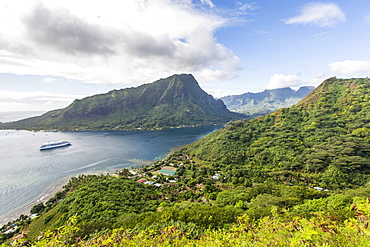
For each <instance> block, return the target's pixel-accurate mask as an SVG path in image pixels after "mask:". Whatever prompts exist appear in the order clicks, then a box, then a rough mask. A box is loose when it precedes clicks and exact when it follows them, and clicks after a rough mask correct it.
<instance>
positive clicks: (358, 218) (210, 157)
mask: <svg viewBox="0 0 370 247" xmlns="http://www.w3.org/2000/svg"><path fill="white" fill-rule="evenodd" d="M161 169H173V170H176V174H175V175H174V176H166V175H163V174H161V173H160V170H161ZM136 172H137V173H138V174H137V175H136V176H133V175H132V173H131V172H130V171H128V170H127V169H124V170H122V171H120V172H117V174H115V176H109V175H100V176H93V175H88V176H85V175H81V176H79V177H74V178H72V179H71V180H70V181H69V183H68V184H67V185H66V186H64V190H63V191H61V192H58V193H57V194H56V195H55V196H54V198H51V199H50V200H49V201H48V202H47V203H45V205H44V204H39V205H36V206H35V207H34V208H33V209H32V210H31V211H33V212H36V213H40V215H39V216H38V217H36V218H35V219H32V220H31V219H27V217H20V220H19V221H18V222H17V224H18V225H19V226H21V227H24V228H17V229H14V225H13V224H12V223H9V224H8V225H7V226H4V227H3V228H2V229H0V233H1V232H8V231H9V230H11V229H13V230H14V232H10V233H3V234H0V242H1V241H3V242H4V244H3V245H2V246H9V245H11V244H10V243H12V245H13V246H25V245H27V244H28V245H31V246H60V245H62V244H63V245H65V246H348V247H350V246H353V245H356V246H368V245H369V239H370V232H369V224H370V210H369V208H370V201H369V197H370V79H367V78H366V79H365V78H360V79H337V78H329V79H327V80H326V81H324V82H323V83H322V84H321V85H320V86H319V87H317V88H316V89H315V90H313V91H312V92H310V93H309V94H308V95H307V96H306V97H305V98H304V99H302V100H301V101H300V102H298V103H297V104H296V105H294V106H292V107H289V108H283V109H279V110H277V111H275V112H273V113H270V114H268V115H265V116H262V117H259V118H256V119H252V120H248V121H247V120H239V121H234V122H229V123H228V124H227V125H226V126H225V127H223V128H222V129H220V130H218V131H215V132H213V133H211V134H209V135H207V136H205V137H203V138H202V139H200V140H199V141H197V142H194V143H192V144H189V145H186V146H184V147H181V148H179V149H177V150H176V151H174V153H172V154H171V155H169V156H168V157H167V158H166V159H164V160H162V161H157V162H155V163H154V164H152V165H150V166H146V167H142V168H140V169H138V170H137V171H136ZM153 175H155V176H153ZM144 181H150V182H151V183H152V184H145V183H143V182H144ZM155 184H159V185H160V186H158V187H157V186H155ZM12 236H15V237H14V238H13V239H11V237H12ZM354 243H355V244H354Z"/></svg>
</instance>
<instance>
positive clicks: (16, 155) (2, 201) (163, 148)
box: [0, 126, 222, 221]
mask: <svg viewBox="0 0 370 247" xmlns="http://www.w3.org/2000/svg"><path fill="white" fill-rule="evenodd" d="M221 127H222V126H203V127H196V128H181V129H168V130H162V131H84V132H29V131H15V130H12V131H8V130H0V221H4V220H7V214H9V212H11V211H12V210H13V211H14V209H16V208H19V207H22V206H24V205H26V204H29V203H32V202H35V201H37V200H39V199H41V198H42V197H43V196H45V195H43V194H42V193H43V191H44V190H45V188H46V187H47V186H50V184H52V183H53V182H54V181H56V180H58V179H61V178H65V177H72V176H75V175H78V174H81V173H87V172H93V171H99V172H100V171H101V172H108V171H110V172H111V173H112V171H113V172H114V171H115V169H119V168H124V167H127V168H129V169H130V168H131V167H138V166H141V165H143V164H145V163H148V162H150V161H153V160H158V159H162V158H164V156H165V155H166V154H168V152H169V151H170V150H171V149H172V148H174V147H178V146H182V145H185V144H189V143H191V142H194V141H196V140H198V139H200V138H201V137H203V136H204V135H206V134H209V133H211V132H213V131H215V130H217V129H219V128H221ZM58 140H69V141H72V145H71V146H67V147H61V148H56V149H50V150H44V151H40V150H39V149H38V147H39V145H40V144H42V143H44V142H47V141H58Z"/></svg>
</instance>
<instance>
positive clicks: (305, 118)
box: [182, 78, 370, 189]
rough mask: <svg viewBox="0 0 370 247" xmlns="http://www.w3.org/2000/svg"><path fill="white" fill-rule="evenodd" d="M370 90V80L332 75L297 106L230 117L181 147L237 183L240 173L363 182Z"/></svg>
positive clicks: (297, 180) (369, 162)
mask: <svg viewBox="0 0 370 247" xmlns="http://www.w3.org/2000/svg"><path fill="white" fill-rule="evenodd" d="M369 95H370V79H348V80H344V79H336V78H330V79H328V80H327V81H325V82H323V83H322V85H320V86H319V87H318V88H317V89H315V90H314V91H312V93H310V94H309V95H308V96H307V97H306V98H304V99H303V100H302V101H301V102H299V103H298V104H297V105H295V106H293V107H290V108H284V109H281V110H278V111H276V112H274V113H271V114H269V115H266V116H263V117H260V118H258V119H253V120H250V121H237V122H230V123H228V124H227V125H226V126H225V127H224V128H223V129H221V130H219V131H216V132H214V133H212V134H210V135H208V136H206V137H204V138H202V139H201V140H199V141H198V142H195V143H193V144H190V145H188V146H186V147H185V148H184V149H182V152H184V153H188V154H189V155H190V156H192V157H194V158H196V159H197V160H198V162H199V163H202V164H208V165H210V166H212V167H214V168H215V169H218V170H221V171H222V172H223V173H224V174H227V175H230V176H229V177H230V182H232V183H234V184H235V185H242V184H243V182H244V180H243V179H241V180H240V181H239V179H240V178H241V177H244V178H247V179H249V181H247V182H249V183H250V182H252V183H260V182H262V181H266V180H268V179H271V180H273V181H279V182H283V183H290V184H297V185H298V184H302V183H304V184H311V185H312V184H313V185H315V184H316V185H320V186H321V187H324V188H327V189H343V188H346V187H348V186H353V187H356V186H360V185H364V184H366V183H367V182H368V181H369V180H370V146H369V144H370V142H369V140H370V137H369V129H370V124H369V123H370V100H369ZM237 170H238V173H239V175H236V176H235V175H234V174H235V173H236V171H237ZM231 177H237V178H238V180H235V179H234V180H231Z"/></svg>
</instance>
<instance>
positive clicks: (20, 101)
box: [0, 90, 87, 112]
mask: <svg viewBox="0 0 370 247" xmlns="http://www.w3.org/2000/svg"><path fill="white" fill-rule="evenodd" d="M86 96H87V95H70V94H58V93H52V92H45V91H32V92H19V91H9V90H0V112H6V111H25V109H27V111H49V110H53V109H60V108H64V107H66V106H68V105H69V104H70V103H72V102H73V100H75V99H81V98H84V97H86Z"/></svg>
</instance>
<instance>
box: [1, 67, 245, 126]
mask: <svg viewBox="0 0 370 247" xmlns="http://www.w3.org/2000/svg"><path fill="white" fill-rule="evenodd" d="M242 117H243V116H241V115H238V114H236V113H232V112H230V111H228V110H227V109H226V107H225V105H224V104H223V102H222V101H221V100H215V99H214V98H213V97H212V96H211V95H208V94H207V93H205V92H204V91H203V90H202V89H201V88H200V87H199V85H198V82H197V81H196V80H195V79H194V77H193V76H192V75H185V74H182V75H173V76H171V77H168V78H166V79H160V80H158V81H156V82H153V83H150V84H144V85H141V86H139V87H136V88H127V89H122V90H113V91H111V92H108V93H106V94H100V95H94V96H91V97H87V98H84V99H82V100H75V101H74V102H73V103H72V104H71V105H69V106H68V107H66V108H64V109H61V110H55V111H51V112H48V113H46V114H44V115H42V116H40V117H33V118H29V119H25V120H20V121H17V122H13V123H9V124H6V125H5V127H6V128H22V129H60V130H75V129H138V128H140V129H161V128H168V127H178V126H183V125H186V126H192V125H207V124H223V123H226V122H228V121H230V120H235V119H241V118H242Z"/></svg>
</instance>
